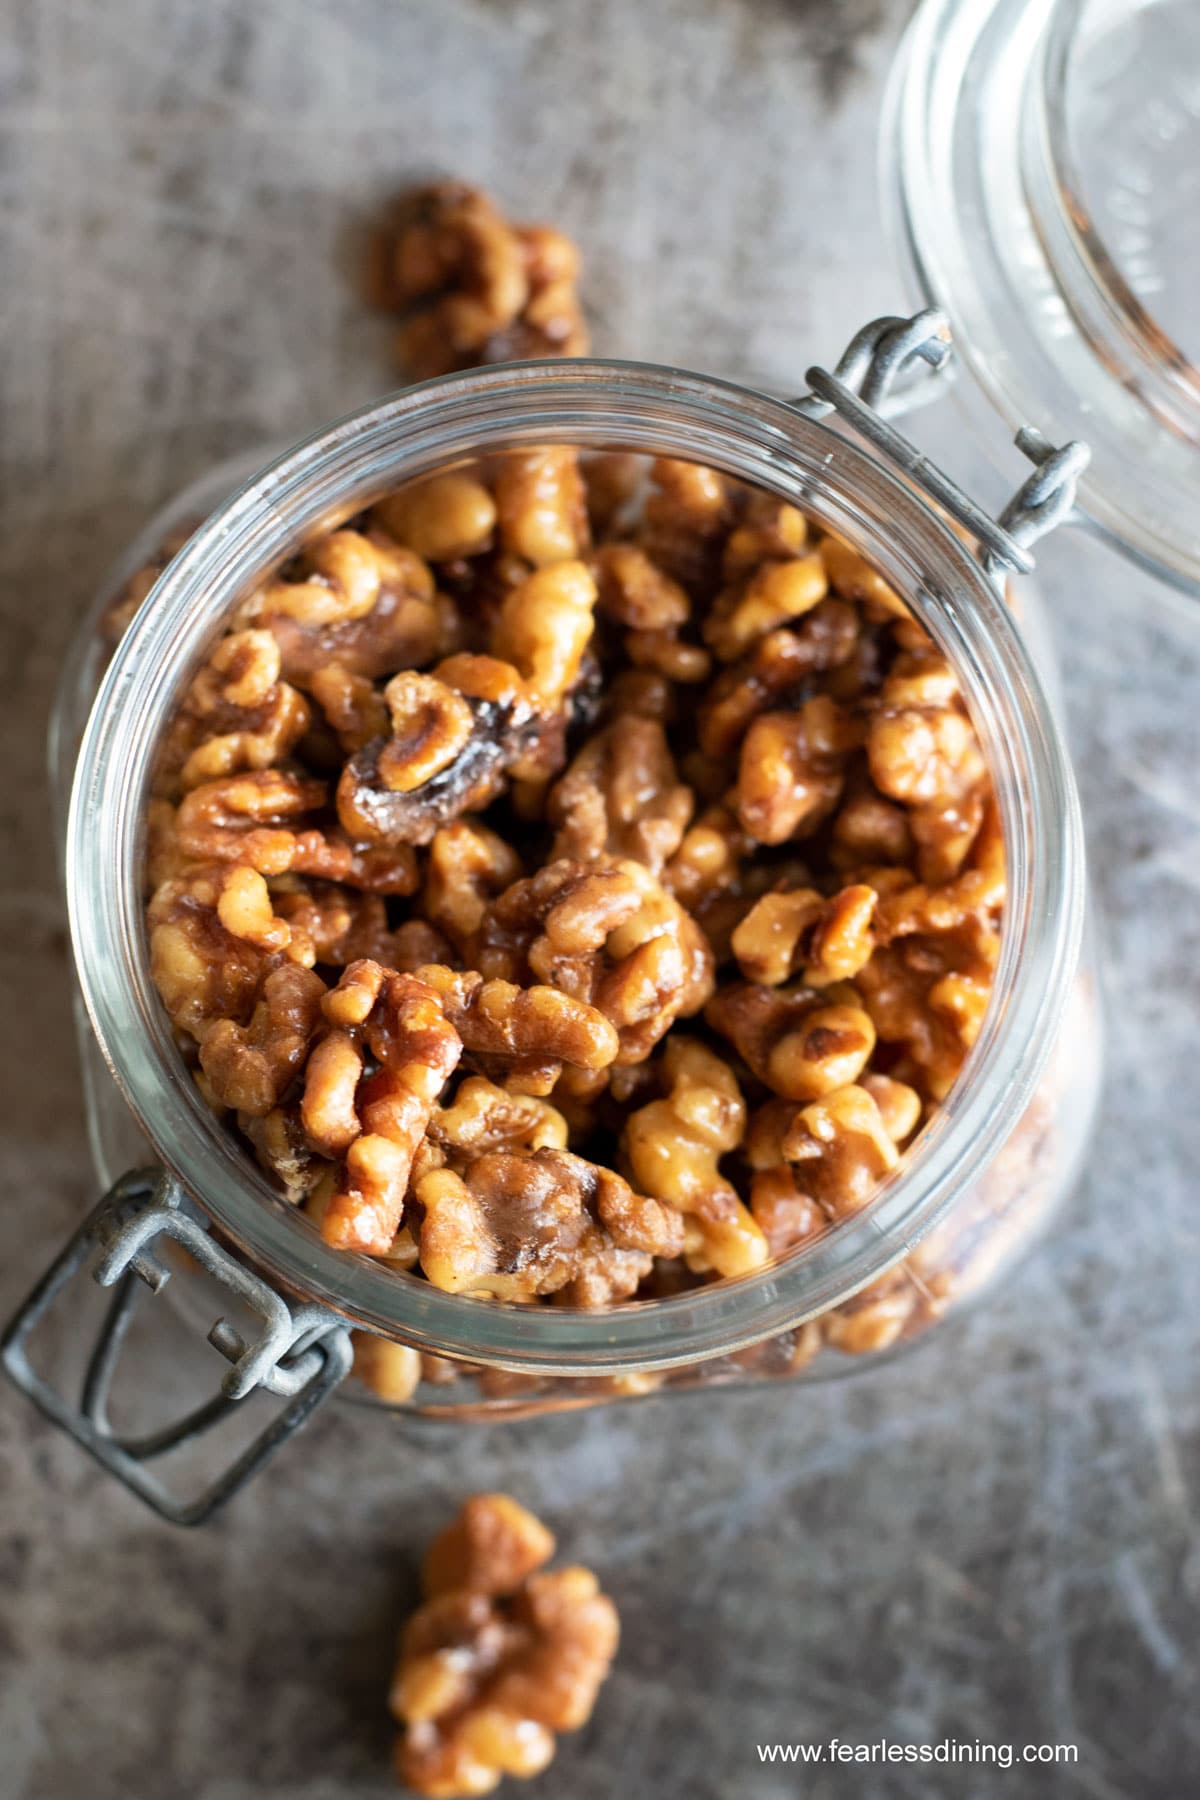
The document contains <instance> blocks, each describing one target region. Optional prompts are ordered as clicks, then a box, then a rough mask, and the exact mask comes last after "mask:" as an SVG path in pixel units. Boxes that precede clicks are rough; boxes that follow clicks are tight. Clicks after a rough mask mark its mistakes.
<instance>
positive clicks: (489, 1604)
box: [389, 1494, 618, 1800]
mask: <svg viewBox="0 0 1200 1800" xmlns="http://www.w3.org/2000/svg"><path fill="white" fill-rule="evenodd" d="M553 1551H554V1539H553V1538H552V1537H551V1535H550V1533H549V1532H548V1531H547V1530H546V1528H545V1526H543V1525H542V1524H541V1523H540V1521H539V1520H537V1519H536V1518H535V1517H534V1516H533V1514H532V1513H530V1512H528V1511H526V1509H525V1508H524V1507H522V1506H519V1505H518V1504H517V1503H516V1502H515V1501H514V1500H510V1499H509V1498H508V1496H507V1495H504V1494H477V1495H475V1496H474V1497H473V1498H472V1499H471V1500H469V1501H468V1502H467V1504H466V1506H465V1507H464V1508H463V1511H462V1513H461V1514H460V1516H459V1518H458V1519H457V1520H455V1522H454V1523H453V1524H452V1525H451V1526H450V1527H449V1528H448V1529H447V1530H446V1531H445V1532H443V1534H442V1536H441V1537H440V1538H439V1539H437V1540H436V1541H435V1543H434V1544H433V1546H432V1548H431V1550H430V1552H429V1555H428V1557H427V1559H426V1564H425V1576H424V1587H425V1596H426V1597H425V1600H424V1602H423V1604H422V1606H421V1607H420V1608H419V1609H418V1611H417V1612H416V1613H415V1614H414V1616H413V1617H412V1618H411V1619H410V1620H409V1622H408V1625H407V1627H406V1628H405V1631H404V1635H403V1637H402V1639H401V1644H400V1654H399V1660H398V1662H397V1665H396V1671H395V1675H394V1678H393V1682H392V1688H391V1694H390V1697H389V1705H390V1709H391V1712H392V1714H393V1716H394V1718H395V1719H396V1720H397V1721H398V1722H399V1724H400V1725H401V1727H402V1731H401V1735H400V1737H399V1738H398V1739H397V1744H396V1773H397V1775H398V1776H399V1777H400V1780H401V1781H402V1782H403V1783H404V1784H405V1786H406V1787H408V1788H410V1789H411V1790H412V1791H413V1792H414V1793H418V1794H425V1795H429V1796H431V1797H434V1800H437V1797H438V1796H440V1797H441V1800H455V1797H457V1796H469V1795H475V1794H486V1793H490V1792H491V1791H492V1789H493V1788H494V1787H495V1786H496V1785H497V1783H498V1782H499V1781H500V1779H501V1776H502V1775H516V1776H528V1775H535V1774H537V1773H539V1772H540V1771H541V1770H542V1769H544V1768H545V1767H546V1765H547V1764H548V1763H549V1762H550V1760H551V1758H552V1757H553V1755H554V1749H555V1736H554V1734H555V1733H556V1732H559V1731H574V1730H577V1729H578V1728H579V1727H580V1726H581V1725H584V1724H586V1722H587V1720H588V1719H589V1718H590V1716H591V1713H592V1709H593V1707H594V1706H595V1703H596V1696H597V1694H598V1692H599V1690H600V1686H601V1684H602V1682H603V1680H604V1678H605V1676H606V1675H607V1673H608V1669H609V1666H610V1664H611V1662H612V1659H613V1656H614V1655H615V1653H616V1648H617V1637H618V1622H617V1614H616V1609H615V1607H614V1606H613V1604H612V1602H611V1601H610V1600H608V1599H607V1598H606V1596H605V1595H603V1594H602V1593H601V1592H600V1590H599V1586H598V1584H597V1582H596V1578H595V1576H594V1575H592V1573H591V1572H590V1570H587V1569H582V1568H567V1569H562V1570H553V1571H546V1570H545V1569H544V1567H543V1565H544V1564H545V1562H546V1561H547V1560H548V1558H549V1557H550V1556H551V1555H552V1554H553Z"/></svg>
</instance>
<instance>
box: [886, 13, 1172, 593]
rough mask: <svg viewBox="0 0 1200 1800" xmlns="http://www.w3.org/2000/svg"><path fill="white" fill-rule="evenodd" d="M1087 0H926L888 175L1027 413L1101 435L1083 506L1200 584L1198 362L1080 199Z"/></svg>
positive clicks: (919, 240)
mask: <svg viewBox="0 0 1200 1800" xmlns="http://www.w3.org/2000/svg"><path fill="white" fill-rule="evenodd" d="M1086 7H1087V0H923V4H922V5H921V6H920V7H919V8H918V10H917V13H916V14H915V16H914V18H913V20H912V21H911V23H910V25H909V27H908V30H907V31H906V33H905V36H904V38H903V40H902V42H901V45H900V49H899V51H898V52H897V56H896V59H895V62H894V63H893V67H892V72H891V76H890V80H889V86H888V91H887V96H886V99H885V104H884V124H883V130H882V133H881V137H880V157H881V162H880V181H881V186H882V189H883V192H884V198H885V212H886V217H887V224H888V229H889V233H890V237H891V241H892V246H893V250H894V252H895V254H896V257H897V261H898V262H899V263H900V265H901V266H902V267H903V268H904V269H905V270H906V271H907V273H908V275H909V277H910V279H911V281H912V285H913V287H914V289H915V291H916V292H917V293H918V294H919V295H920V296H921V297H922V299H923V300H924V301H925V302H926V303H930V304H935V305H937V306H939V307H941V308H942V309H943V310H944V311H945V312H946V314H947V316H948V317H949V320H950V324H951V328H952V331H953V335H954V338H955V342H956V345H957V347H958V353H959V356H960V358H961V361H962V363H963V365H964V367H965V368H966V370H967V371H969V373H970V375H971V378H972V382H973V384H974V386H975V388H976V389H977V390H978V392H979V393H980V394H981V395H982V397H983V398H984V399H985V400H986V402H987V403H988V405H989V406H990V408H991V409H993V410H994V411H995V412H998V413H999V415H1000V416H1001V417H1002V418H1003V419H1005V420H1006V421H1007V422H1008V424H1009V425H1010V426H1011V427H1012V428H1014V429H1015V428H1016V427H1018V426H1020V425H1025V424H1033V425H1035V426H1037V427H1038V428H1039V429H1040V430H1041V431H1042V432H1043V433H1044V434H1045V435H1046V436H1047V437H1048V438H1049V439H1050V440H1051V441H1052V442H1054V443H1059V442H1062V441H1063V440H1065V439H1067V438H1071V437H1083V438H1085V439H1087V441H1088V442H1089V444H1090V446H1091V449H1092V461H1091V465H1090V467H1089V469H1088V470H1087V471H1086V472H1085V474H1084V475H1083V477H1082V479H1081V481H1080V484H1079V495H1078V505H1079V510H1080V513H1081V515H1082V516H1083V517H1084V518H1085V519H1086V520H1087V521H1088V522H1089V523H1090V524H1091V525H1092V526H1093V527H1094V528H1095V529H1096V530H1098V531H1099V532H1100V533H1101V534H1102V535H1103V536H1104V537H1106V538H1107V539H1108V540H1109V541H1110V542H1112V543H1113V544H1114V545H1115V546H1116V547H1117V548H1119V549H1121V550H1122V551H1124V552H1125V553H1126V554H1127V555H1129V556H1131V557H1132V558H1133V559H1134V560H1135V561H1136V562H1138V563H1140V564H1141V565H1143V566H1144V567H1146V568H1148V569H1150V570H1151V571H1152V572H1153V573H1154V574H1155V575H1156V576H1158V577H1159V578H1160V579H1163V580H1165V581H1167V582H1169V583H1170V584H1171V585H1172V586H1174V587H1175V588H1177V589H1180V590H1182V591H1184V592H1185V593H1188V594H1189V595H1195V594H1196V593H1197V591H1200V528H1198V526H1197V520H1200V377H1198V376H1197V372H1196V370H1195V369H1194V368H1193V367H1192V365H1191V364H1190V363H1189V362H1188V360H1187V358H1186V357H1185V356H1184V355H1183V354H1182V352H1180V351H1179V350H1178V349H1176V348H1175V346H1173V345H1172V344H1171V343H1170V341H1169V339H1168V338H1167V337H1166V334H1165V333H1164V332H1163V331H1162V330H1161V329H1160V328H1159V327H1158V326H1157V325H1156V323H1155V321H1154V320H1153V319H1152V318H1151V316H1150V314H1149V313H1148V312H1147V310H1146V309H1145V307H1144V306H1143V305H1141V304H1140V303H1139V302H1138V301H1137V299H1136V297H1135V296H1134V295H1133V294H1132V292H1131V291H1130V289H1129V287H1128V285H1127V283H1126V282H1125V280H1124V279H1123V277H1122V275H1121V273H1120V271H1119V268H1118V266H1117V262H1116V259H1115V258H1114V257H1113V256H1112V255H1110V254H1109V251H1108V248H1107V247H1106V246H1105V244H1104V243H1103V242H1102V240H1101V236H1100V233H1099V230H1098V228H1097V224H1096V221H1095V220H1094V219H1093V218H1092V217H1091V215H1090V214H1089V212H1088V209H1087V207H1086V205H1085V203H1084V199H1083V195H1084V190H1085V186H1086V183H1085V181H1084V179H1083V172H1082V170H1081V167H1080V163H1079V157H1078V153H1077V148H1076V146H1075V145H1074V143H1073V140H1072V136H1071V132H1070V129H1069V126H1068V117H1067V114H1068V78H1069V71H1070V70H1071V68H1072V59H1073V56H1074V54H1075V52H1076V50H1077V47H1078V45H1079V42H1080V41H1081V39H1082V38H1083V37H1084V35H1085V30H1084V28H1085V25H1086V24H1087V23H1088V20H1087V15H1086Z"/></svg>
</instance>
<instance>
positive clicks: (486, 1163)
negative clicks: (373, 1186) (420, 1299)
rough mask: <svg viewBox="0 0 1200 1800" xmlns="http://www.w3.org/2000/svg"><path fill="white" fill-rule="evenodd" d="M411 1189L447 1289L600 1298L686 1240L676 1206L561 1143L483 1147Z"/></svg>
mask: <svg viewBox="0 0 1200 1800" xmlns="http://www.w3.org/2000/svg"><path fill="white" fill-rule="evenodd" d="M417 1198H418V1200H419V1201H420V1203H421V1205H422V1207H423V1208H424V1213H425V1217H424V1221H423V1223H422V1225H421V1233H420V1246H421V1267H422V1268H423V1269H424V1271H425V1274H426V1276H427V1278H428V1279H429V1280H430V1281H431V1282H432V1283H433V1284H434V1286H435V1287H440V1288H444V1289H446V1290H447V1291H448V1292H450V1293H470V1294H491V1295H493V1296H494V1297H495V1298H497V1299H503V1300H517V1299H523V1298H527V1297H529V1296H531V1295H535V1294H560V1293H561V1294H562V1296H563V1298H564V1299H565V1300H566V1301H567V1302H568V1304H571V1305H575V1306H600V1305H604V1304H605V1303H606V1302H607V1301H609V1300H611V1299H614V1298H624V1297H625V1296H627V1295H629V1294H631V1293H633V1292H634V1290H635V1289H636V1287H637V1285H638V1282H639V1281H640V1280H641V1279H642V1277H643V1276H644V1275H646V1274H648V1273H649V1270H650V1266H651V1262H652V1259H653V1258H654V1257H655V1256H676V1255H678V1254H679V1252H680V1250H681V1249H682V1247H683V1222H682V1220H681V1218H680V1216H679V1214H678V1213H677V1212H675V1211H674V1210H673V1209H672V1208H670V1207H665V1206H662V1205H661V1204H660V1203H659V1202H658V1201H657V1200H653V1199H647V1198H643V1197H642V1196H641V1195H638V1194H634V1193H633V1192H632V1190H631V1189H630V1188H629V1186H628V1184H627V1183H626V1182H624V1181H622V1179H621V1177H620V1176H619V1175H617V1174H615V1173H614V1172H613V1171H612V1170H611V1169H603V1168H597V1167H596V1166H595V1164H593V1163H589V1162H585V1161H584V1160H583V1158H582V1157H579V1156H572V1155H570V1154H569V1153H568V1152H566V1151H563V1150H549V1149H543V1150H536V1151H534V1152H533V1153H532V1154H531V1155H528V1156H522V1155H513V1154H511V1153H507V1152H503V1151H489V1152H486V1153H485V1154H484V1155H483V1156H479V1157H476V1158H475V1159H474V1160H473V1161H472V1162H471V1163H469V1164H468V1166H467V1168H466V1170H465V1171H464V1173H463V1174H462V1175H461V1176H460V1175H458V1174H456V1173H455V1172H454V1171H453V1170H451V1169H437V1170H434V1171H433V1172H431V1173H430V1174H427V1175H425V1176H423V1177H422V1179H421V1181H420V1182H419V1183H418V1185H417Z"/></svg>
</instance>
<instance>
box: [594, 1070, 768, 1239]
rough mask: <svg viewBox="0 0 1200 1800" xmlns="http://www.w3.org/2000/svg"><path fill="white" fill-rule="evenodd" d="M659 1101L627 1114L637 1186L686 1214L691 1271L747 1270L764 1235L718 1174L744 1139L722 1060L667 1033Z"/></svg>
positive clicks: (736, 1094) (741, 1111)
mask: <svg viewBox="0 0 1200 1800" xmlns="http://www.w3.org/2000/svg"><path fill="white" fill-rule="evenodd" d="M663 1074H664V1077H665V1079H666V1081H667V1083H668V1084H669V1086H668V1092H667V1095H666V1097H665V1098H664V1099H662V1100H652V1101H651V1102H650V1104H649V1105H648V1106H643V1107H640V1108H639V1109H638V1111H637V1112H635V1113H632V1114H631V1115H630V1117H629V1119H628V1120H627V1122H626V1125H625V1132H624V1135H623V1137H622V1140H621V1143H622V1149H623V1152H624V1155H625V1157H626V1160H627V1162H628V1165H629V1172H630V1174H631V1176H632V1178H633V1180H634V1181H635V1182H636V1183H637V1185H638V1187H639V1188H640V1189H641V1190H642V1191H643V1192H645V1193H647V1194H651V1195H653V1196H654V1197H655V1198H656V1199H658V1200H667V1201H669V1202H670V1203H671V1205H672V1206H675V1207H677V1208H678V1209H679V1211H680V1212H682V1213H684V1214H686V1215H687V1217H686V1223H685V1232H686V1236H685V1243H684V1255H685V1257H686V1259H687V1262H688V1265H689V1267H690V1268H693V1269H700V1270H704V1269H713V1270H715V1271H716V1273H717V1274H718V1275H745V1274H747V1273H748V1272H749V1271H750V1270H751V1269H756V1268H758V1267H759V1266H760V1265H761V1264H762V1263H764V1262H765V1261H766V1260H767V1254H768V1248H767V1241H766V1239H765V1237H764V1236H763V1233H762V1232H761V1231H760V1229H759V1228H758V1226H757V1225H756V1224H755V1222H754V1220H753V1219H752V1218H751V1217H750V1214H749V1213H748V1212H747V1211H746V1208H745V1207H744V1206H743V1205H742V1203H741V1201H740V1200H739V1198H738V1195H737V1190H736V1189H735V1188H734V1187H732V1186H731V1184H730V1183H729V1182H728V1181H726V1180H724V1179H723V1177H722V1176H721V1173H720V1169H719V1164H720V1159H721V1157H722V1156H723V1155H724V1154H725V1153H726V1152H728V1151H730V1150H735V1149H736V1148H737V1146H738V1145H739V1144H740V1143H741V1140H742V1132H743V1130H744V1129H745V1124H746V1108H745V1104H744V1102H743V1100H742V1095H741V1089H740V1088H739V1087H738V1084H737V1080H736V1078H735V1076H734V1074H733V1071H732V1070H731V1069H730V1068H729V1066H728V1064H727V1063H724V1062H722V1061H721V1058H720V1057H719V1056H714V1054H713V1053H712V1051H711V1050H706V1049H705V1047H704V1045H703V1044H700V1043H698V1042H697V1041H696V1040H695V1039H691V1038H671V1039H670V1040H669V1042H668V1044H667V1048H666V1053H665V1055H664V1058H663Z"/></svg>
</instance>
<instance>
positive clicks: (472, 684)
mask: <svg viewBox="0 0 1200 1800" xmlns="http://www.w3.org/2000/svg"><path fill="white" fill-rule="evenodd" d="M416 684H423V685H421V686H419V687H418V686H417V685H416ZM393 689H394V691H395V694H396V697H397V702H398V707H397V712H396V714H394V715H393V717H394V719H397V718H398V720H399V724H400V729H401V733H402V734H403V735H401V736H400V737H399V738H398V739H397V738H393V739H386V740H382V741H381V740H379V739H376V740H375V741H374V742H372V743H370V744H367V745H366V746H365V747H364V748H363V749H362V750H360V751H358V752H357V753H356V754H355V755H354V756H352V757H351V758H350V759H349V761H348V762H347V763H346V766H345V768H344V769H343V770H342V773H341V777H340V779H339V781H338V791H337V808H338V817H339V819H340V820H341V822H342V825H343V826H344V828H345V830H346V831H347V832H348V833H349V834H350V835H351V836H352V837H354V838H358V839H365V840H366V841H367V842H369V843H372V844H380V845H389V846H403V845H407V844H427V843H429V842H430V840H431V839H432V838H433V837H434V835H435V833H436V832H437V831H438V829H439V827H440V826H442V825H445V824H448V823H449V821H450V820H451V819H455V818H457V817H458V815H459V814H460V813H463V812H468V811H470V810H472V809H474V808H477V807H482V806H486V805H487V803H488V802H489V801H490V800H493V799H495V797H496V795H497V794H498V793H499V792H500V789H501V787H502V786H503V781H504V774H505V771H506V770H507V769H509V768H511V767H512V765H513V764H514V763H515V762H517V761H518V759H519V758H520V757H521V755H522V753H523V752H524V751H526V750H527V749H528V748H529V747H530V745H531V744H533V743H534V742H535V740H536V738H537V736H538V734H539V731H540V730H541V728H542V720H541V715H540V713H539V712H538V710H537V709H536V707H535V705H534V704H533V702H532V700H531V699H530V696H529V694H528V693H527V691H526V688H525V686H524V684H523V682H522V681H521V678H520V676H519V675H518V673H517V671H516V669H514V668H513V667H512V665H511V664H510V663H506V662H500V661H498V660H497V659H496V658H495V657H492V656H470V655H466V654H460V655H458V656H452V657H450V658H449V659H448V660H447V661H446V662H443V663H439V664H438V666H437V668H436V670H435V671H434V673H433V675H431V676H421V675H398V676H397V677H396V678H395V682H393V683H390V684H389V691H391V690H393ZM423 702H424V703H425V704H426V705H427V707H428V711H427V713H423V712H422V703H423ZM414 711H415V714H416V718H415V722H414V720H413V714H414ZM423 717H428V718H429V720H430V721H431V729H430V732H429V734H428V738H427V736H426V734H425V732H424V731H423V728H422V723H421V721H422V718H423ZM414 740H415V744H414ZM410 747H415V757H413V758H411V759H410V757H409V749H410ZM443 759H445V760H443ZM422 769H431V770H432V772H431V773H429V774H428V775H427V776H423V777H422V778H421V779H419V780H414V785H412V786H410V787H408V788H401V787H398V786H396V785H394V784H395V783H396V782H397V781H398V780H400V781H403V780H409V779H414V778H415V777H416V776H418V775H420V772H421V770H422Z"/></svg>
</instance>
